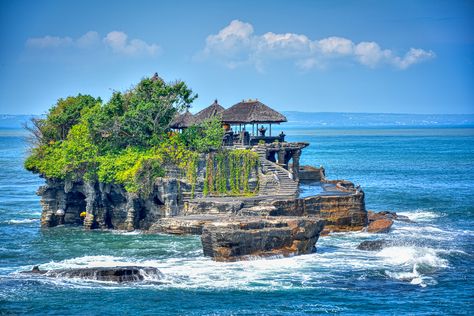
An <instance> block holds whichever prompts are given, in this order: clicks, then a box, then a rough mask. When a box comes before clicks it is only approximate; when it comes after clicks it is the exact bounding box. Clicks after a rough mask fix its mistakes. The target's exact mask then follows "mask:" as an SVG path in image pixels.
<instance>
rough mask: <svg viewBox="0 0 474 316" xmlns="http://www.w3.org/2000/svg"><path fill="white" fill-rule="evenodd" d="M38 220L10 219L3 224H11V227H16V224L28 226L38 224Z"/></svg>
mask: <svg viewBox="0 0 474 316" xmlns="http://www.w3.org/2000/svg"><path fill="white" fill-rule="evenodd" d="M39 220H40V219H39V218H26V219H11V220H8V221H5V222H3V223H6V224H11V225H16V224H30V223H36V222H39Z"/></svg>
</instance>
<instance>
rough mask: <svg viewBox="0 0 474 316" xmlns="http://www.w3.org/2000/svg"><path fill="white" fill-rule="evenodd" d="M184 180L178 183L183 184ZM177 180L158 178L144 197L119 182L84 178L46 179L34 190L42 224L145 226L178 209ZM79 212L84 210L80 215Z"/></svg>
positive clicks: (125, 228) (171, 214) (87, 227)
mask: <svg viewBox="0 0 474 316" xmlns="http://www.w3.org/2000/svg"><path fill="white" fill-rule="evenodd" d="M185 185H186V184H182V186H185ZM179 187H180V184H179V180H178V179H175V178H159V179H157V181H156V182H155V183H154V185H153V190H152V192H150V193H149V194H148V196H146V197H140V196H138V195H137V194H136V193H130V192H127V191H125V189H124V188H123V186H121V185H114V184H103V183H99V182H94V181H91V182H87V181H76V182H71V181H59V180H50V179H48V180H47V183H46V185H44V186H42V187H41V188H40V189H39V190H38V194H39V195H40V196H41V204H42V207H43V212H42V215H41V226H42V227H53V226H57V225H60V224H65V225H83V226H84V227H85V228H86V229H92V228H102V229H120V230H133V229H148V228H149V226H150V225H151V224H152V223H154V222H155V221H157V220H158V219H160V218H162V217H169V216H175V215H177V214H178V212H179V199H180V197H181V195H180V192H179V190H178V188H179ZM81 213H85V214H87V215H86V216H85V217H83V216H82V217H81Z"/></svg>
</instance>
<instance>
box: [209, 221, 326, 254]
mask: <svg viewBox="0 0 474 316" xmlns="http://www.w3.org/2000/svg"><path fill="white" fill-rule="evenodd" d="M323 228H324V220H322V219H321V218H319V217H275V218H252V217H240V218H230V219H229V220H227V221H217V222H212V223H208V224H206V225H204V228H203V231H202V235H201V242H202V246H203V251H204V255H205V256H209V257H212V258H213V259H214V260H216V261H234V260H245V259H248V258H249V257H252V256H271V255H284V256H290V255H301V254H309V253H311V252H313V251H314V250H315V244H316V241H317V240H318V238H319V234H320V233H321V231H322V230H323Z"/></svg>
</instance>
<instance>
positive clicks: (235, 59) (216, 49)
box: [199, 20, 436, 70]
mask: <svg viewBox="0 0 474 316" xmlns="http://www.w3.org/2000/svg"><path fill="white" fill-rule="evenodd" d="M435 56H436V55H435V53H434V52H433V51H431V50H428V51H427V50H423V49H420V48H410V49H409V50H408V52H406V53H405V54H404V55H403V56H398V55H397V54H396V53H395V52H393V51H392V50H390V49H384V48H382V47H380V45H379V44H377V43H376V42H359V43H354V42H353V41H352V40H350V39H347V38H343V37H336V36H333V37H327V38H323V39H319V40H317V39H316V40H311V39H310V38H308V37H307V36H306V35H303V34H295V33H284V34H276V33H272V32H268V33H265V34H263V35H257V34H255V33H254V29H253V26H252V25H251V24H250V23H245V22H242V21H239V20H233V21H232V22H230V24H229V25H227V26H226V27H224V28H223V29H221V30H220V31H219V32H218V33H217V34H211V35H209V36H208V37H207V38H206V43H205V47H204V49H203V50H202V51H201V52H200V54H199V57H200V58H202V59H213V60H218V61H220V62H222V63H224V64H225V65H226V66H227V67H229V68H235V67H238V66H241V65H245V64H247V65H248V64H252V65H254V66H255V67H256V68H257V69H258V70H263V68H264V64H265V63H267V62H269V61H272V60H290V61H294V63H295V65H296V66H297V67H299V68H301V69H305V70H309V69H312V68H315V67H316V68H325V67H327V66H328V65H329V64H331V63H332V62H336V61H341V60H343V61H350V62H355V63H358V64H361V65H364V66H367V67H370V68H375V67H378V66H381V65H391V66H393V67H395V68H397V69H407V68H408V67H410V66H412V65H414V64H417V63H420V62H422V61H425V60H428V59H432V58H434V57H435Z"/></svg>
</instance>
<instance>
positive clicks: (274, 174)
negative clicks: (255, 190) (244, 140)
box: [253, 146, 299, 196]
mask: <svg viewBox="0 0 474 316" xmlns="http://www.w3.org/2000/svg"><path fill="white" fill-rule="evenodd" d="M253 150H254V151H255V152H256V153H257V154H258V156H259V160H260V163H261V165H262V169H263V172H264V174H265V176H264V177H262V179H260V192H259V195H260V196H275V195H281V196H297V195H298V191H299V189H298V182H297V181H295V180H293V179H292V178H291V173H290V172H289V171H288V170H286V169H285V168H283V167H281V166H279V165H278V164H276V163H274V162H272V161H270V160H268V159H267V157H266V149H265V148H263V147H258V146H257V147H256V148H254V149H253Z"/></svg>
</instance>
